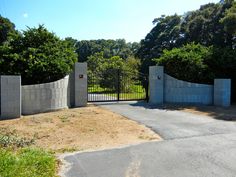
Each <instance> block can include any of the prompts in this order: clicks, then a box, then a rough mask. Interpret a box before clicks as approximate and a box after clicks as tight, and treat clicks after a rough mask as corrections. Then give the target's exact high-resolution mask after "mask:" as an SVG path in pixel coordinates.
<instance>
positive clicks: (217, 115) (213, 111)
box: [130, 102, 236, 121]
mask: <svg viewBox="0 0 236 177" xmlns="http://www.w3.org/2000/svg"><path fill="white" fill-rule="evenodd" d="M130 105H131V106H139V107H140V106H141V107H144V108H145V109H160V110H161V109H163V110H169V111H175V110H178V111H184V112H190V113H194V114H198V115H207V116H210V117H212V118H214V119H218V120H225V121H236V105H232V106H230V107H228V108H224V107H218V106H204V105H189V104H188V105H187V104H164V105H152V104H147V103H146V102H136V103H131V104H130Z"/></svg>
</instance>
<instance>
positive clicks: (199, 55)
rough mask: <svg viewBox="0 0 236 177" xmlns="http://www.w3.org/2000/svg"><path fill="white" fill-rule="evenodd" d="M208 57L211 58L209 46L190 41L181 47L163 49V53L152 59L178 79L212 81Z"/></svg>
mask: <svg viewBox="0 0 236 177" xmlns="http://www.w3.org/2000/svg"><path fill="white" fill-rule="evenodd" d="M209 58H212V48H211V47H204V46H202V45H200V44H194V43H191V44H187V45H184V46H183V47H181V48H174V49H172V50H164V53H163V55H162V56H161V57H160V58H158V59H155V60H154V61H155V62H157V64H158V65H162V66H165V71H166V72H167V74H169V75H171V76H173V77H175V78H178V79H180V80H185V81H189V82H197V83H199V82H200V83H212V82H213V79H214V74H213V72H211V71H210V69H209V66H208V65H207V63H206V60H208V59H209Z"/></svg>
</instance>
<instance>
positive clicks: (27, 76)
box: [0, 25, 77, 85]
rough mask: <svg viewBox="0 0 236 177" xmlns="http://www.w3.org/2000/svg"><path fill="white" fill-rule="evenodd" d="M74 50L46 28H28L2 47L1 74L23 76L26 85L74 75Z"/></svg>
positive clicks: (75, 57) (41, 26)
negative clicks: (72, 70) (69, 74)
mask: <svg viewBox="0 0 236 177" xmlns="http://www.w3.org/2000/svg"><path fill="white" fill-rule="evenodd" d="M74 50H75V49H74V48H72V47H71V46H70V45H69V44H68V42H66V41H64V40H60V39H59V38H58V37H57V36H56V35H55V34H53V33H51V32H49V31H48V30H47V29H46V28H45V27H44V26H43V25H39V27H38V28H28V29H27V30H26V31H23V33H22V34H19V35H16V36H15V37H14V39H13V40H11V41H9V43H8V44H4V45H2V46H1V47H0V74H19V75H21V77H22V83H23V84H24V85H25V84H39V83H46V82H51V81H55V80H58V79H61V78H63V77H64V76H65V75H67V74H68V73H70V71H71V69H72V67H73V65H74V63H75V61H76V59H77V55H76V54H75V53H74Z"/></svg>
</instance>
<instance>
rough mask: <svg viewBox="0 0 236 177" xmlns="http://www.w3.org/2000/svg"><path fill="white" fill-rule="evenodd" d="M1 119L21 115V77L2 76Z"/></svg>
mask: <svg viewBox="0 0 236 177" xmlns="http://www.w3.org/2000/svg"><path fill="white" fill-rule="evenodd" d="M0 86H1V89H0V90H1V93H0V94H1V119H10V118H17V117H20V116H21V77H20V76H1V84H0Z"/></svg>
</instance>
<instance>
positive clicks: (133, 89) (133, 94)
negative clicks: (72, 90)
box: [88, 85, 146, 99]
mask: <svg viewBox="0 0 236 177" xmlns="http://www.w3.org/2000/svg"><path fill="white" fill-rule="evenodd" d="M121 91H122V90H121ZM88 92H89V93H97V94H105V95H108V96H111V97H114V98H117V93H116V91H111V90H109V89H105V88H102V87H100V86H99V85H93V86H89V87H88ZM145 97H146V93H145V90H144V88H143V87H142V86H141V85H131V86H130V91H129V92H128V93H122V92H121V93H120V99H143V98H145Z"/></svg>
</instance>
